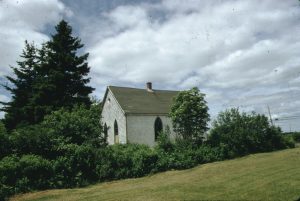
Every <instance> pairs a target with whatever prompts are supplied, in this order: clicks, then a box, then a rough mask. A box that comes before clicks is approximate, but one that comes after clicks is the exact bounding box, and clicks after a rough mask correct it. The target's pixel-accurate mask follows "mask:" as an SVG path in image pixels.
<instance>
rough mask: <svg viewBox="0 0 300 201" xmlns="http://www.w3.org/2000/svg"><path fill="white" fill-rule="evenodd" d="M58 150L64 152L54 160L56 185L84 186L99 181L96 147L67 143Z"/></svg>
mask: <svg viewBox="0 0 300 201" xmlns="http://www.w3.org/2000/svg"><path fill="white" fill-rule="evenodd" d="M58 150H59V151H60V152H62V153H64V154H62V153H61V154H60V155H61V156H59V157H58V158H57V159H56V160H54V161H53V169H54V173H55V177H54V186H55V187H58V188H60V187H75V186H84V185H87V184H89V183H92V182H95V181H97V175H96V172H95V170H96V160H97V159H96V149H95V148H93V147H92V146H86V145H81V146H80V145H76V144H67V145H61V146H60V147H59V149H58Z"/></svg>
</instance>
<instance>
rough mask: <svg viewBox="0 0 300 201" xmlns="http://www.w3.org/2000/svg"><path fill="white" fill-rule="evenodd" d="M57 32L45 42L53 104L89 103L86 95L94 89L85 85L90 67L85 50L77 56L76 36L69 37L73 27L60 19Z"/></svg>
mask: <svg viewBox="0 0 300 201" xmlns="http://www.w3.org/2000/svg"><path fill="white" fill-rule="evenodd" d="M56 31H57V33H56V34H55V35H53V36H52V39H51V40H50V41H49V42H48V43H47V46H48V48H49V53H48V63H47V64H46V65H47V67H46V69H48V70H49V77H48V78H49V79H48V81H49V82H50V83H51V84H53V85H54V86H55V87H54V88H55V91H53V98H54V100H53V101H54V104H57V106H59V107H61V106H67V107H69V106H73V105H74V104H85V105H90V104H91V101H90V98H89V97H88V95H89V94H90V93H91V92H92V91H93V88H92V87H90V86H86V84H87V83H88V82H89V81H90V78H87V77H86V76H87V75H88V73H89V71H90V68H89V66H88V63H87V62H86V60H87V58H88V53H86V54H83V55H80V56H79V55H77V51H78V49H80V48H82V47H83V44H81V41H80V39H79V38H78V37H73V36H72V28H71V26H69V25H68V23H67V22H66V21H64V20H62V21H61V22H60V23H59V24H58V25H57V26H56Z"/></svg>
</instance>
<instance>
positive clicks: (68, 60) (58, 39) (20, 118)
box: [3, 20, 94, 129]
mask: <svg viewBox="0 0 300 201" xmlns="http://www.w3.org/2000/svg"><path fill="white" fill-rule="evenodd" d="M55 29H56V33H55V34H54V35H52V38H51V40H50V41H48V42H46V43H45V44H43V46H42V48H41V49H36V48H35V47H34V46H33V45H30V44H28V43H27V42H26V46H25V50H24V52H23V55H21V57H24V61H23V62H18V65H19V68H13V70H14V73H15V75H16V77H17V78H12V77H7V79H8V80H9V81H10V82H12V83H13V84H14V85H15V88H10V87H5V88H6V89H7V90H8V91H10V92H11V93H12V96H13V97H12V101H11V102H9V103H5V107H4V109H3V111H5V112H6V116H5V120H4V122H5V124H6V127H7V128H9V129H11V128H14V127H15V126H16V125H18V124H19V123H21V122H24V123H27V124H34V123H38V122H40V121H41V120H42V119H43V118H44V116H45V115H47V114H49V113H51V112H52V111H54V110H58V109H60V108H61V107H64V108H72V107H73V106H74V105H80V104H84V105H87V106H89V105H90V104H91V101H90V98H89V94H90V93H91V92H92V91H93V90H94V89H93V88H92V87H90V86H87V84H88V83H89V81H90V78H89V77H87V76H88V73H89V71H90V68H89V66H88V63H87V58H88V54H83V55H78V52H77V51H78V50H79V49H80V48H82V47H83V44H81V40H80V39H79V38H78V37H74V36H72V28H71V26H70V25H68V23H67V22H66V21H64V20H62V21H61V22H59V24H58V25H57V26H56V27H55ZM20 113H21V114H24V113H26V115H20Z"/></svg>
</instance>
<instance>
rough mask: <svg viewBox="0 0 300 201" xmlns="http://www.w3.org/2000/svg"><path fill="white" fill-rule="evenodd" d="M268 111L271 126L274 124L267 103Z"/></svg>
mask: <svg viewBox="0 0 300 201" xmlns="http://www.w3.org/2000/svg"><path fill="white" fill-rule="evenodd" d="M268 111H269V117H270V121H271V124H272V126H274V124H273V120H272V117H271V112H270V107H269V105H268Z"/></svg>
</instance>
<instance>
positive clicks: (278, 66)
mask: <svg viewBox="0 0 300 201" xmlns="http://www.w3.org/2000/svg"><path fill="white" fill-rule="evenodd" d="M61 19H65V20H67V21H68V22H69V23H70V24H71V26H72V27H73V29H74V34H75V35H77V36H79V37H80V38H81V39H82V42H83V43H84V44H85V47H84V48H83V50H82V51H83V52H89V53H90V57H89V60H88V62H89V65H90V66H91V73H90V76H91V77H92V80H91V85H92V86H93V87H95V88H96V90H95V92H94V94H93V95H95V96H97V97H98V98H100V99H101V98H102V96H103V92H104V90H105V87H106V86H107V85H118V86H130V87H140V88H143V87H145V83H146V82H147V81H152V82H153V86H154V88H159V89H173V90H183V89H188V88H191V87H193V86H197V87H199V88H200V90H201V91H202V92H203V93H205V94H206V100H207V101H208V104H209V107H210V114H211V116H212V118H214V117H215V116H216V115H217V113H218V112H220V111H222V110H224V109H226V108H230V107H239V108H240V109H241V110H243V111H252V110H254V111H256V112H258V113H264V114H268V106H269V108H270V110H271V114H272V117H273V118H274V119H277V120H276V121H274V122H275V124H276V125H279V126H281V127H282V128H283V129H284V130H286V131H289V130H292V131H293V130H298V131H299V130H300V123H299V121H300V2H299V1H297V0H284V1H281V0H280V1H279V0H264V1H261V0H215V1H211V0H151V1H150V0H149V1H147V0H102V1H99V0H89V1H80V0H0V82H1V83H4V84H5V82H6V80H5V78H4V76H5V75H11V73H12V72H11V69H10V68H9V66H10V65H11V66H14V65H15V64H16V61H17V60H19V59H20V58H19V55H20V53H21V51H22V48H23V46H24V40H28V41H34V42H35V43H36V44H37V45H39V44H41V43H43V42H45V41H47V40H48V39H49V36H50V35H51V33H54V28H53V27H54V26H55V25H56V24H57V23H58V22H59V21H60V20H61ZM9 98H10V96H9V94H8V93H7V92H5V90H4V89H2V88H0V101H8V100H9ZM1 116H3V114H0V117H1Z"/></svg>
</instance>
